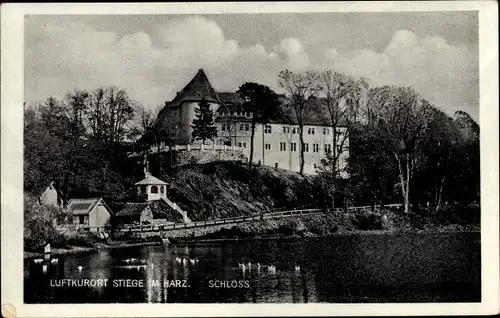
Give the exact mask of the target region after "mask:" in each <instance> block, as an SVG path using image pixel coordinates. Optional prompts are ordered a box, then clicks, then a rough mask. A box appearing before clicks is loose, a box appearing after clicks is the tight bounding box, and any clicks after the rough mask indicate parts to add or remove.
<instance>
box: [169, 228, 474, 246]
mask: <svg viewBox="0 0 500 318" xmlns="http://www.w3.org/2000/svg"><path fill="white" fill-rule="evenodd" d="M459 233H481V230H463V231H457V230H454V231H431V230H419V231H411V230H410V231H376V230H374V231H346V232H338V233H330V234H324V235H320V234H312V233H309V234H307V235H298V234H295V235H280V234H277V235H268V236H254V237H252V236H248V237H243V236H233V237H220V238H195V239H191V238H188V239H185V238H179V239H175V241H178V242H176V243H172V244H178V243H210V242H238V241H267V240H300V239H318V238H332V237H347V236H363V235H408V234H459Z"/></svg>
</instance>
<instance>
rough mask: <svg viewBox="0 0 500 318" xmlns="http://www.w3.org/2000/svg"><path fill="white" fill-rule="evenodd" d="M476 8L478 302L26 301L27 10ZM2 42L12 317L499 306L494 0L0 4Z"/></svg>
mask: <svg viewBox="0 0 500 318" xmlns="http://www.w3.org/2000/svg"><path fill="white" fill-rule="evenodd" d="M459 10H479V19H480V23H479V43H480V50H479V54H480V105H481V106H480V107H481V108H480V126H481V172H482V173H481V206H482V211H481V229H482V231H481V243H482V244H481V255H482V259H481V264H482V297H483V299H482V302H481V303H477V304H465V303H453V304H444V303H440V304H352V305H351V304H347V305H344V304H293V305H292V304H286V305H285V304H283V305H282V304H223V305H215V304H214V305H212V304H210V305H209V304H203V305H195V304H189V305H187V304H133V305H132V304H99V305H86V304H83V305H73V304H67V305H59V304H58V305H26V304H23V298H22V291H23V266H22V262H23V248H22V242H23V239H22V235H23V220H22V215H23V212H22V206H23V192H22V191H23V190H22V189H23V178H22V176H23V173H22V163H23V158H22V149H23V140H22V131H23V117H22V116H23V112H22V109H23V108H22V105H23V100H24V97H23V96H24V92H23V74H24V72H23V62H24V54H23V41H24V15H25V14H112V15H115V14H188V13H189V14H193V13H200V14H201V13H203V14H209V13H264V12H345V11H354V12H362V11H364V12H367V11H368V12H369V11H378V12H380V11H459ZM1 18H2V19H1V32H2V33H1V48H2V64H1V70H2V73H1V79H2V99H1V101H2V103H1V105H2V108H1V145H2V148H1V159H2V160H1V164H2V166H1V167H2V169H1V173H2V184H1V191H2V210H1V216H2V222H1V230H2V232H1V233H2V273H1V278H2V279H1V284H2V285H1V287H2V299H1V303H2V308H3V307H4V305H5V304H10V305H13V306H14V308H15V311H16V313H15V316H16V317H78V316H80V317H81V316H83V315H85V316H107V317H118V316H142V317H151V316H172V317H179V316H235V317H236V316H244V315H252V316H276V315H280V316H295V315H304V316H306V315H315V316H323V315H328V316H332V315H333V316H338V315H342V316H352V315H356V316H360V315H390V316H392V315H442V314H445V315H462V314H493V313H498V312H499V299H500V291H499V289H500V288H499V242H498V240H499V235H498V233H499V213H498V193H499V192H498V181H499V179H498V118H499V117H498V105H499V104H498V101H499V100H498V85H499V83H498V73H497V72H498V8H497V3H496V2H494V1H456V2H455V1H440V2H427V1H425V2H424V1H414V2H328V3H326V2H307V3H305V2H281V3H267V2H266V3H249V2H245V3H172V4H139V3H135V4H102V3H101V4H3V5H2V7H1Z"/></svg>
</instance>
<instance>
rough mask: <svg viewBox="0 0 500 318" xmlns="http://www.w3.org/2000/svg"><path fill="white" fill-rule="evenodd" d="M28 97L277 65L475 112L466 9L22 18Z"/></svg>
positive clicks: (269, 78)
mask: <svg viewBox="0 0 500 318" xmlns="http://www.w3.org/2000/svg"><path fill="white" fill-rule="evenodd" d="M25 26H26V29H25V44H26V46H25V48H26V49H25V92H26V96H25V98H26V100H27V101H29V102H36V101H40V100H45V99H46V98H47V97H49V96H55V97H58V98H62V97H63V96H64V95H66V94H67V93H69V92H71V91H73V90H74V89H77V88H78V89H94V88H98V87H101V86H108V85H115V86H117V87H120V88H123V89H125V90H126V91H127V92H128V93H129V95H130V96H131V97H132V98H133V99H135V100H137V101H139V102H141V103H142V104H144V105H146V106H148V107H156V106H157V105H159V104H163V103H164V102H165V101H166V100H170V99H171V98H173V96H175V93H176V92H177V91H179V90H181V89H182V88H183V87H184V86H185V85H186V84H187V82H188V81H189V80H190V79H191V77H193V76H194V75H195V74H196V72H197V70H198V68H203V69H205V71H206V73H207V75H208V77H209V79H210V81H211V82H212V85H213V86H214V88H215V89H216V90H218V91H231V90H236V89H237V88H238V86H239V85H241V84H242V83H244V82H246V81H255V82H259V83H262V84H266V85H269V86H271V87H272V88H273V89H275V90H276V91H277V92H280V91H279V89H278V87H277V84H276V81H277V74H278V73H279V71H280V70H283V69H285V68H289V69H291V70H294V71H303V70H319V71H321V70H325V69H333V70H337V71H342V72H345V73H348V74H350V75H355V76H363V77H366V78H368V79H369V83H370V85H371V86H378V85H384V84H390V85H411V86H412V87H413V88H414V89H415V90H417V91H418V92H419V93H421V94H422V95H423V96H424V97H425V98H427V99H428V100H429V101H431V102H432V103H434V104H435V105H436V106H438V107H440V108H442V109H443V110H445V111H446V112H448V113H449V114H452V113H453V112H455V111H456V110H458V109H461V110H465V111H467V112H468V113H470V114H471V115H472V117H473V118H474V119H476V120H478V118H479V65H478V64H479V63H478V60H479V57H478V17H477V13H476V12H447V13H444V12H412V13H371V12H370V13H368V12H367V13H321V14H318V13H308V14H225V15H197V16H192V15H136V16H131V15H128V16H125V15H123V16H109V15H107V16H104V15H99V16H97V15H95V16H83V15H82V16H27V17H26V23H25Z"/></svg>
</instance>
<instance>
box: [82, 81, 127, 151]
mask: <svg viewBox="0 0 500 318" xmlns="http://www.w3.org/2000/svg"><path fill="white" fill-rule="evenodd" d="M133 117H134V108H133V102H132V100H130V98H129V97H128V95H127V93H126V92H125V91H123V90H120V89H117V88H116V87H114V86H111V87H108V88H99V89H97V90H95V91H94V92H92V93H91V97H90V103H89V107H88V109H87V118H88V120H89V127H90V131H91V136H92V137H93V138H95V139H97V140H103V141H110V142H116V141H121V140H122V139H123V137H124V136H125V133H126V127H127V126H126V124H127V123H128V122H129V121H130V120H132V118H133Z"/></svg>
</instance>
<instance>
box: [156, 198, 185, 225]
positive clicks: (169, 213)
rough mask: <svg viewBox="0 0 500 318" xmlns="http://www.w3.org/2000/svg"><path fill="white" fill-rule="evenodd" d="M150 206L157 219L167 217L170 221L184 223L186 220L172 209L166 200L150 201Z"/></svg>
mask: <svg viewBox="0 0 500 318" xmlns="http://www.w3.org/2000/svg"><path fill="white" fill-rule="evenodd" d="M149 207H150V208H151V211H152V212H153V217H154V218H155V219H166V220H167V221H169V222H176V223H182V222H184V220H183V218H182V215H181V214H180V213H179V212H177V211H175V210H174V209H172V208H171V207H170V206H169V205H168V204H167V203H166V202H165V201H163V200H155V201H151V202H149Z"/></svg>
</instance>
